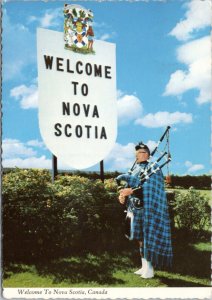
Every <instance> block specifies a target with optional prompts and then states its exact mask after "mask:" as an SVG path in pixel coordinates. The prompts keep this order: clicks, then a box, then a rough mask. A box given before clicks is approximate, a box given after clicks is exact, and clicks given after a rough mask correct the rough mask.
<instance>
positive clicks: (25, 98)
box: [10, 84, 38, 109]
mask: <svg viewBox="0 0 212 300" xmlns="http://www.w3.org/2000/svg"><path fill="white" fill-rule="evenodd" d="M10 96H11V97H14V98H15V99H16V100H19V101H20V106H21V108H23V109H30V108H37V107H38V88H37V85H34V84H32V85H30V86H26V85H24V84H22V85H19V86H16V87H14V88H13V89H12V90H11V91H10Z"/></svg>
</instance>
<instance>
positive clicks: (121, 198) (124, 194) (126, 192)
mask: <svg viewBox="0 0 212 300" xmlns="http://www.w3.org/2000/svg"><path fill="white" fill-rule="evenodd" d="M132 193H133V190H132V189H131V188H125V189H122V190H120V195H119V202H120V203H121V204H124V203H125V200H126V199H125V198H126V197H127V196H129V195H132Z"/></svg>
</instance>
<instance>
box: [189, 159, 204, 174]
mask: <svg viewBox="0 0 212 300" xmlns="http://www.w3.org/2000/svg"><path fill="white" fill-rule="evenodd" d="M185 166H186V167H187V168H188V170H187V172H188V173H195V172H197V171H200V170H203V169H204V168H205V167H204V165H202V164H192V162H190V161H188V160H187V161H186V162H185Z"/></svg>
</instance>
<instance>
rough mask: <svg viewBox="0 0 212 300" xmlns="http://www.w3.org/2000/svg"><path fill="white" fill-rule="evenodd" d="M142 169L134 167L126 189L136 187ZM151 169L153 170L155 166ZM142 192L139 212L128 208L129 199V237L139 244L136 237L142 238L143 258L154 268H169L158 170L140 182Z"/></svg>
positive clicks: (167, 223)
mask: <svg viewBox="0 0 212 300" xmlns="http://www.w3.org/2000/svg"><path fill="white" fill-rule="evenodd" d="M147 167H148V166H147ZM142 168H143V164H137V165H136V167H135V169H134V171H133V173H132V175H131V176H130V178H129V180H128V185H129V186H130V187H132V188H134V187H137V186H138V185H139V183H140V180H139V176H138V175H139V173H140V170H141V169H142ZM153 168H154V169H156V168H157V165H155V166H154V167H153ZM142 192H143V201H144V206H143V209H142V210H141V211H140V212H139V210H136V209H135V208H132V206H131V205H130V197H129V204H128V210H129V211H132V212H133V222H132V226H131V237H132V239H136V240H141V239H140V237H141V236H143V256H144V258H146V259H147V260H148V261H151V262H152V264H153V265H154V266H158V267H162V266H164V265H167V266H171V264H172V258H173V254H172V243H171V230H170V218H169V212H168V204H167V199H166V193H165V189H164V178H163V173H162V171H161V170H159V171H157V172H156V173H155V174H153V175H152V176H151V177H150V178H149V179H147V181H145V182H144V184H143V185H142V191H141V193H142ZM141 220H142V221H141Z"/></svg>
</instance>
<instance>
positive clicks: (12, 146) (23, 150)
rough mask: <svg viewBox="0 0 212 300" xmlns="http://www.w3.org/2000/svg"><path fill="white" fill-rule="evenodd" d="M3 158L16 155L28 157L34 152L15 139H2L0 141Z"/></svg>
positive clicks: (34, 152)
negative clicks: (0, 141) (0, 142)
mask: <svg viewBox="0 0 212 300" xmlns="http://www.w3.org/2000/svg"><path fill="white" fill-rule="evenodd" d="M2 149H3V158H14V157H17V156H21V157H30V156H33V155H35V154H36V151H34V150H33V149H32V148H30V147H26V146H25V145H24V144H23V143H22V142H20V141H19V140H16V139H4V140H3V141H2Z"/></svg>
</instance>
